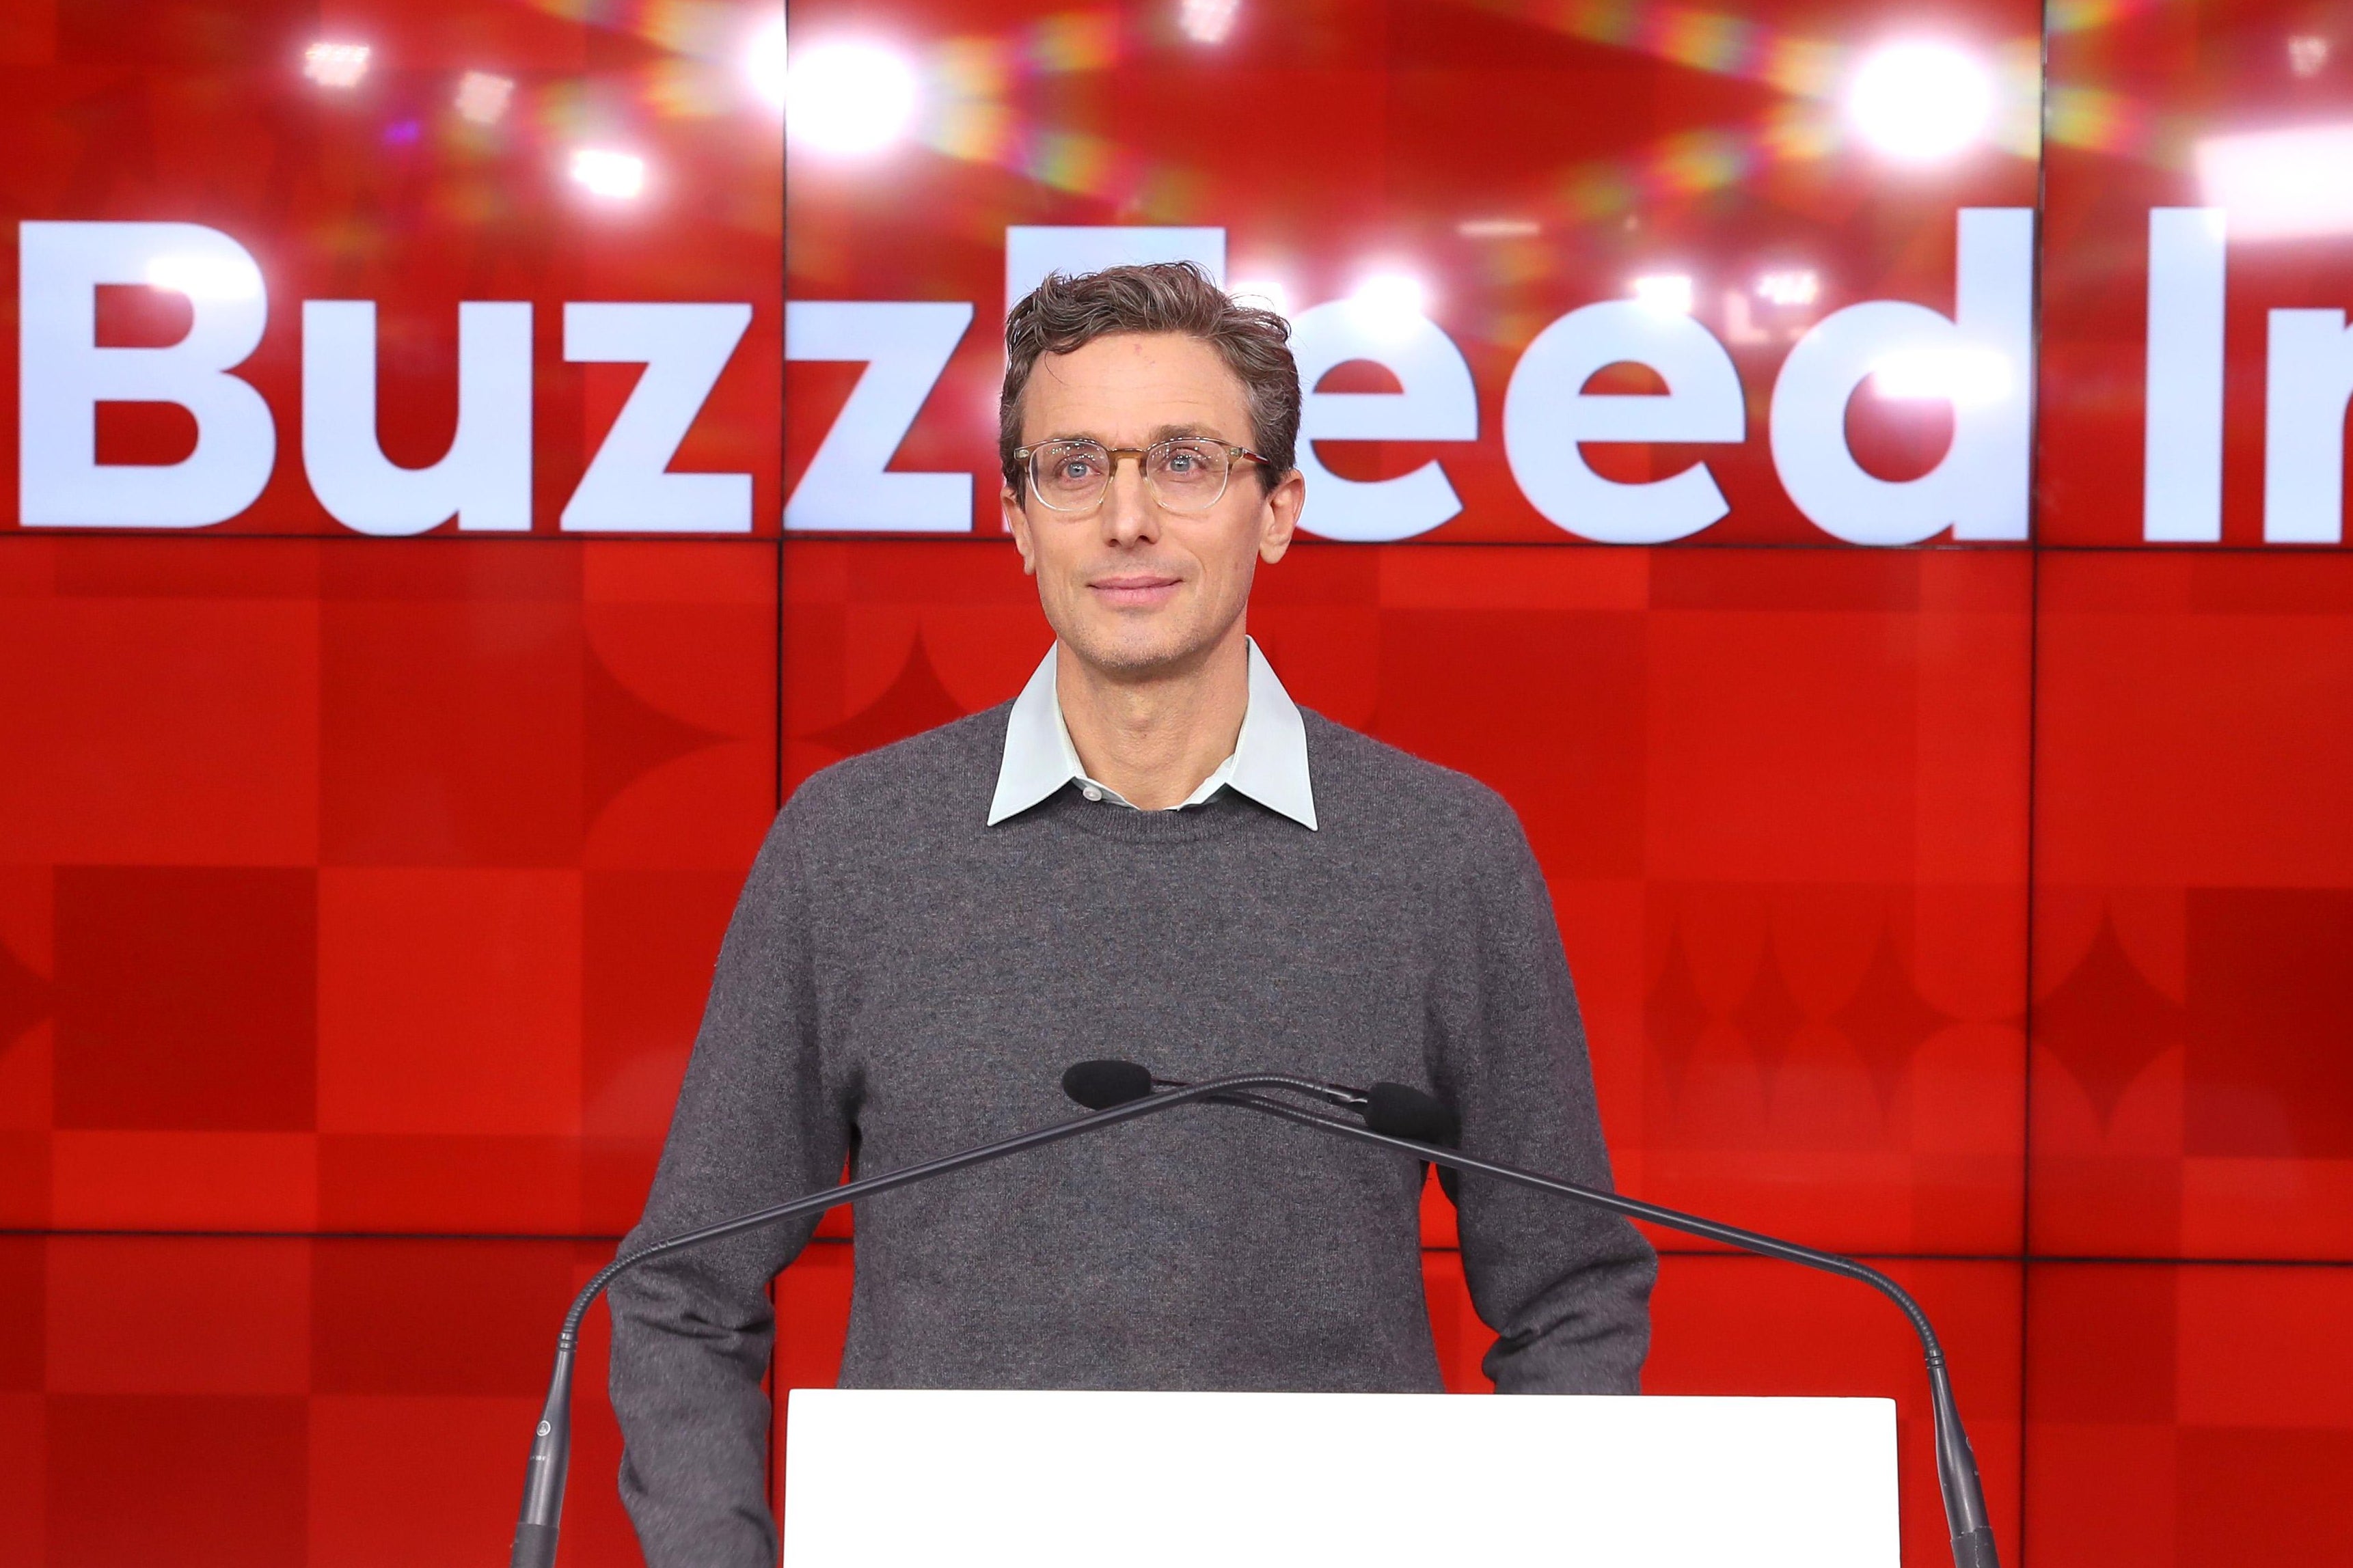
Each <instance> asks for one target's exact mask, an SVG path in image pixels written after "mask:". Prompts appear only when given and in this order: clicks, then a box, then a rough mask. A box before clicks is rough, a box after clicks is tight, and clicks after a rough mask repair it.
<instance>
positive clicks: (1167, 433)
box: [1029, 421, 1226, 447]
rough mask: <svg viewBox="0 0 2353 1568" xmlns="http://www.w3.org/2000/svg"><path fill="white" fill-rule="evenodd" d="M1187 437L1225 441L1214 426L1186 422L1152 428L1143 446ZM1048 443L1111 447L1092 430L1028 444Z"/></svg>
mask: <svg viewBox="0 0 2353 1568" xmlns="http://www.w3.org/2000/svg"><path fill="white" fill-rule="evenodd" d="M1187 436H1198V437H1201V438H1202V439H1203V440H1207V441H1220V442H1222V441H1224V440H1225V439H1226V437H1224V436H1222V435H1220V434H1219V432H1218V430H1217V428H1216V426H1209V425H1203V424H1201V423H1199V422H1198V421H1187V422H1186V423H1184V424H1181V425H1155V426H1153V427H1152V434H1151V435H1149V436H1147V437H1145V445H1146V446H1156V445H1158V444H1159V443H1160V442H1163V441H1174V440H1176V439H1178V438H1180V437H1187ZM1050 441H1092V442H1093V443H1094V444H1095V445H1096V446H1098V447H1109V446H1110V445H1111V443H1110V442H1109V441H1106V440H1104V439H1103V437H1100V436H1098V435H1096V434H1095V433H1094V432H1093V431H1092V430H1061V431H1057V432H1056V433H1054V434H1053V435H1051V436H1040V437H1038V439H1037V440H1035V441H1032V442H1031V443H1029V444H1030V445H1031V446H1032V447H1043V446H1045V445H1046V444H1047V443H1048V442H1050Z"/></svg>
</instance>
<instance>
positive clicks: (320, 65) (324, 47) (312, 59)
mask: <svg viewBox="0 0 2353 1568" xmlns="http://www.w3.org/2000/svg"><path fill="white" fill-rule="evenodd" d="M368 54H369V49H368V47H367V46H366V45H365V44H331V43H327V42H324V41H322V42H319V43H315V44H312V45H311V47H309V48H307V49H305V50H303V51H302V74H303V75H304V76H307V77H309V78H310V79H311V80H312V81H315V82H317V83H318V84H319V85H320V86H321V87H332V88H336V89H343V90H348V89H352V88H355V87H357V86H359V84H360V79H361V78H362V77H364V76H365V75H367V68H368Z"/></svg>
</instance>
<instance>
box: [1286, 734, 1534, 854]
mask: <svg viewBox="0 0 2353 1568" xmlns="http://www.w3.org/2000/svg"><path fill="white" fill-rule="evenodd" d="M1299 716H1300V718H1301V720H1302V721H1303V722H1304V723H1305V725H1306V727H1307V765H1308V779H1309V782H1310V784H1311V785H1312V787H1313V788H1314V791H1315V809H1316V816H1317V819H1318V821H1319V822H1320V823H1324V824H1327V825H1329V826H1338V827H1341V828H1343V829H1345V828H1346V827H1348V826H1354V825H1356V824H1359V823H1361V824H1363V825H1365V826H1367V827H1369V828H1371V829H1373V830H1374V831H1376V832H1378V833H1381V834H1382V835H1384V836H1386V837H1394V836H1397V835H1398V834H1407V835H1409V836H1411V837H1416V838H1418V839H1422V840H1424V841H1426V842H1428V843H1430V845H1431V847H1437V846H1439V845H1441V844H1447V845H1452V846H1454V847H1458V848H1461V849H1464V850H1476V849H1479V848H1482V847H1490V848H1491V847H1496V846H1498V845H1504V846H1516V845H1518V844H1520V843H1523V842H1525V836H1524V835H1523V834H1522V832H1521V829H1520V819H1519V815H1518V814H1517V813H1516V812H1514V810H1513V809H1512V806H1511V803H1510V802H1509V801H1506V800H1505V799H1504V797H1503V796H1502V795H1498V794H1496V793H1495V791H1494V790H1493V789H1491V788H1489V787H1488V786H1487V785H1485V784H1482V783H1480V782H1479V781H1478V780H1477V779H1475V778H1472V776H1471V775H1470V774H1469V773H1459V772H1457V771H1456V770H1455V769H1452V768H1450V767H1444V766H1441V765H1440V764H1439V763H1433V762H1430V761H1428V760H1426V759H1424V758H1421V757H1417V756H1415V755H1414V754H1413V753H1412V752H1408V751H1404V750H1402V749H1400V748H1398V747H1396V746H1392V745H1390V744H1389V743H1388V742H1386V741H1377V740H1375V739H1374V738H1373V737H1372V736H1370V735H1367V734H1366V733H1364V732H1363V731H1360V730H1352V729H1350V728H1348V727H1347V726H1346V725H1345V724H1342V723H1338V722H1336V721H1334V720H1330V719H1326V718H1325V717H1324V715H1322V714H1321V713H1318V712H1316V711H1314V710H1313V709H1308V708H1303V709H1301V710H1299Z"/></svg>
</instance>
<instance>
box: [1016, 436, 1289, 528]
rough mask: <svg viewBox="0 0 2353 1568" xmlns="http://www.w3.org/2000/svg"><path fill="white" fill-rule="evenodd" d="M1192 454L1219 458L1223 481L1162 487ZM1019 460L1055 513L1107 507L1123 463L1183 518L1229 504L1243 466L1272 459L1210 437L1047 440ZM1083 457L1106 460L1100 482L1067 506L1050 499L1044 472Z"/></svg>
mask: <svg viewBox="0 0 2353 1568" xmlns="http://www.w3.org/2000/svg"><path fill="white" fill-rule="evenodd" d="M1187 454H1189V455H1192V456H1195V457H1198V458H1202V459H1204V460H1205V461H1208V460H1211V459H1214V468H1212V469H1211V472H1212V473H1213V474H1214V476H1215V478H1216V479H1217V484H1216V487H1215V488H1214V489H1212V488H1211V487H1210V486H1209V485H1208V483H1207V482H1206V479H1207V478H1208V475H1205V476H1204V482H1202V483H1201V484H1199V485H1198V486H1197V487H1195V488H1194V489H1190V490H1187V489H1179V488H1177V487H1176V485H1174V484H1173V483H1171V484H1164V483H1163V482H1162V476H1163V475H1165V474H1166V473H1167V471H1168V467H1169V465H1170V464H1171V463H1172V462H1173V461H1174V460H1176V458H1178V457H1180V456H1183V455H1187ZM1013 457H1014V459H1015V461H1017V462H1018V463H1020V464H1021V467H1022V477H1023V478H1024V479H1026V480H1027V481H1028V482H1029V493H1030V494H1031V495H1033V496H1035V497H1037V498H1038V504H1039V506H1042V507H1044V508H1046V509H1047V510H1049V511H1059V512H1062V513H1064V514H1066V515H1076V514H1078V513H1082V512H1090V511H1092V510H1095V508H1097V507H1099V506H1101V505H1102V504H1103V497H1104V496H1106V495H1108V494H1109V493H1110V492H1111V481H1112V479H1113V476H1114V475H1116V474H1117V473H1118V471H1119V460H1120V459H1121V458H1134V459H1135V461H1136V467H1137V468H1138V470H1139V471H1140V472H1141V473H1142V474H1143V475H1144V488H1145V489H1146V490H1148V491H1150V492H1151V494H1152V499H1153V500H1154V501H1155V502H1156V503H1157V504H1158V505H1159V506H1160V507H1161V509H1162V510H1166V511H1172V512H1176V513H1178V514H1180V515H1183V514H1187V513H1194V512H1204V511H1207V510H1209V509H1210V508H1211V507H1213V506H1215V505H1217V504H1218V503H1219V501H1221V500H1225V499H1226V489H1227V488H1228V487H1229V485H1231V484H1232V483H1233V477H1234V466H1235V465H1236V464H1237V463H1257V464H1260V465H1261V466H1264V465H1265V463H1266V458H1262V457H1261V456H1260V455H1259V454H1258V453H1256V452H1253V451H1251V450H1250V448H1249V447H1237V446H1235V445H1234V444H1233V443H1232V442H1230V441H1218V440H1213V439H1211V438H1210V437H1207V436H1171V437H1168V438H1167V439H1166V440H1165V441H1155V442H1154V443H1153V444H1152V445H1151V446H1149V447H1106V446H1104V445H1103V443H1102V442H1100V441H1089V440H1085V439H1072V440H1064V441H1041V442H1039V444H1038V445H1037V446H1035V447H1019V448H1018V449H1017V450H1016V451H1015V452H1014V454H1013ZM1082 457H1096V458H1101V459H1102V462H1101V465H1100V470H1099V474H1098V477H1097V478H1096V479H1094V480H1093V482H1092V485H1091V486H1090V487H1089V488H1088V489H1087V490H1086V492H1085V493H1084V494H1082V495H1079V496H1072V497H1066V499H1065V500H1061V501H1055V500H1050V499H1049V498H1048V494H1047V489H1046V487H1045V486H1044V485H1042V484H1040V483H1039V470H1040V469H1041V468H1048V467H1051V466H1052V465H1053V464H1054V463H1056V462H1058V461H1060V460H1063V459H1065V458H1082ZM1041 459H1042V462H1041Z"/></svg>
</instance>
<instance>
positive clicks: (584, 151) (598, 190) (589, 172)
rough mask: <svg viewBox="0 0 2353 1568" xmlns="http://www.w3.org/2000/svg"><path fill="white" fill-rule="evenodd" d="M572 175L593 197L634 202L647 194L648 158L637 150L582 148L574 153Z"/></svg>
mask: <svg viewBox="0 0 2353 1568" xmlns="http://www.w3.org/2000/svg"><path fill="white" fill-rule="evenodd" d="M572 177H573V178H574V179H575V180H576V181H578V182H579V183H580V185H581V188H582V189H584V190H586V192H587V193H588V194H589V195H592V196H603V197H605V198H606V199H607V200H608V201H624V202H626V201H631V200H634V199H636V198H637V197H638V196H640V195H644V194H645V189H646V161H645V160H644V159H643V158H640V157H638V155H637V154H635V153H616V152H613V151H611V150H610V149H607V148H602V147H582V148H580V149H578V150H577V151H575V153H573V154H572Z"/></svg>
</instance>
